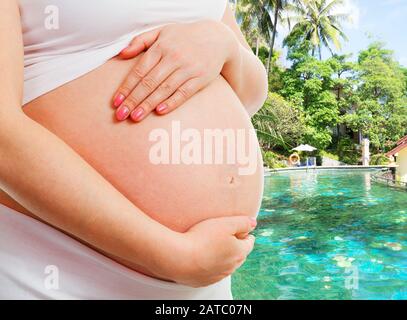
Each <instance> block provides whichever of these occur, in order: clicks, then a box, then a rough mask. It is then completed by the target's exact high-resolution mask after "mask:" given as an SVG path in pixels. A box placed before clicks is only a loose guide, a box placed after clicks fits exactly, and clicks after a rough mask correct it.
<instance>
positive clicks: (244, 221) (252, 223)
mask: <svg viewBox="0 0 407 320" xmlns="http://www.w3.org/2000/svg"><path fill="white" fill-rule="evenodd" d="M218 223H220V224H222V225H223V226H224V227H225V229H226V230H227V232H229V234H231V235H237V234H242V233H249V232H251V231H252V230H253V229H254V228H255V227H256V224H257V222H256V219H254V218H252V217H247V216H233V217H222V218H219V222H218Z"/></svg>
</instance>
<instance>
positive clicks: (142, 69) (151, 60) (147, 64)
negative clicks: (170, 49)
mask: <svg viewBox="0 0 407 320" xmlns="http://www.w3.org/2000/svg"><path fill="white" fill-rule="evenodd" d="M160 59H161V53H160V52H159V51H158V50H151V51H150V50H149V51H147V53H146V54H145V55H143V57H142V58H141V59H140V60H139V61H138V62H137V63H136V65H135V66H134V67H133V69H132V70H131V71H130V73H129V74H128V75H127V77H126V79H125V80H124V81H123V83H122V84H121V85H120V87H119V89H118V91H117V92H116V94H115V98H114V101H113V105H114V107H116V108H118V110H117V111H116V117H117V119H118V120H124V119H126V118H127V116H128V115H129V114H130V109H129V108H128V107H126V106H124V105H122V104H123V102H124V101H125V100H126V98H127V97H128V96H129V95H130V93H131V92H132V90H133V89H134V88H135V87H136V86H137V84H138V83H139V82H140V81H141V79H143V78H144V77H145V76H146V75H147V74H148V73H149V72H150V70H151V69H152V68H154V66H155V65H157V63H158V62H159V61H160Z"/></svg>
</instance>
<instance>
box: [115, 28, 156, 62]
mask: <svg viewBox="0 0 407 320" xmlns="http://www.w3.org/2000/svg"><path fill="white" fill-rule="evenodd" d="M160 31H161V28H160V29H154V30H151V31H148V32H145V33H143V34H140V35H138V36H136V37H135V38H133V40H132V41H131V42H130V44H129V45H128V46H127V47H126V48H124V49H123V50H122V51H121V52H120V54H119V56H120V58H122V59H131V58H134V57H135V56H137V55H138V54H140V53H141V52H143V51H145V50H147V49H148V48H150V47H151V46H152V45H153V43H154V42H155V41H156V40H157V39H158V36H159V35H160Z"/></svg>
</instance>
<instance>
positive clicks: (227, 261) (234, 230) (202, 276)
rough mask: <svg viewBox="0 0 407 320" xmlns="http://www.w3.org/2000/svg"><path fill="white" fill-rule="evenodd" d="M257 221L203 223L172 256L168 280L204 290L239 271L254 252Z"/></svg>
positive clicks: (244, 218)
mask: <svg viewBox="0 0 407 320" xmlns="http://www.w3.org/2000/svg"><path fill="white" fill-rule="evenodd" d="M255 227H256V220H255V219H254V218H249V217H247V216H234V217H221V218H213V219H208V220H204V221H202V222H200V223H198V224H196V225H194V226H193V227H192V228H190V229H189V230H188V231H187V232H185V233H183V234H181V235H182V236H181V240H180V242H179V244H178V247H177V248H174V251H173V252H168V254H169V255H172V259H173V261H174V264H173V265H174V269H173V270H172V271H171V272H172V274H171V275H170V278H171V279H172V280H174V281H175V282H177V283H180V284H185V285H189V286H192V287H203V286H208V285H210V284H213V283H215V282H218V281H220V280H222V279H223V278H225V277H226V276H228V275H230V274H232V273H233V272H234V271H235V270H236V269H237V268H239V267H240V266H241V265H242V264H243V263H244V261H245V260H246V257H247V256H248V255H249V253H250V252H251V251H252V249H253V245H254V240H255V238H254V236H253V235H249V232H251V231H253V230H254V228H255Z"/></svg>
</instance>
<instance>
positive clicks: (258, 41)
mask: <svg viewBox="0 0 407 320" xmlns="http://www.w3.org/2000/svg"><path fill="white" fill-rule="evenodd" d="M259 47H260V37H259V36H258V37H257V39H256V57H258V56H259Z"/></svg>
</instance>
